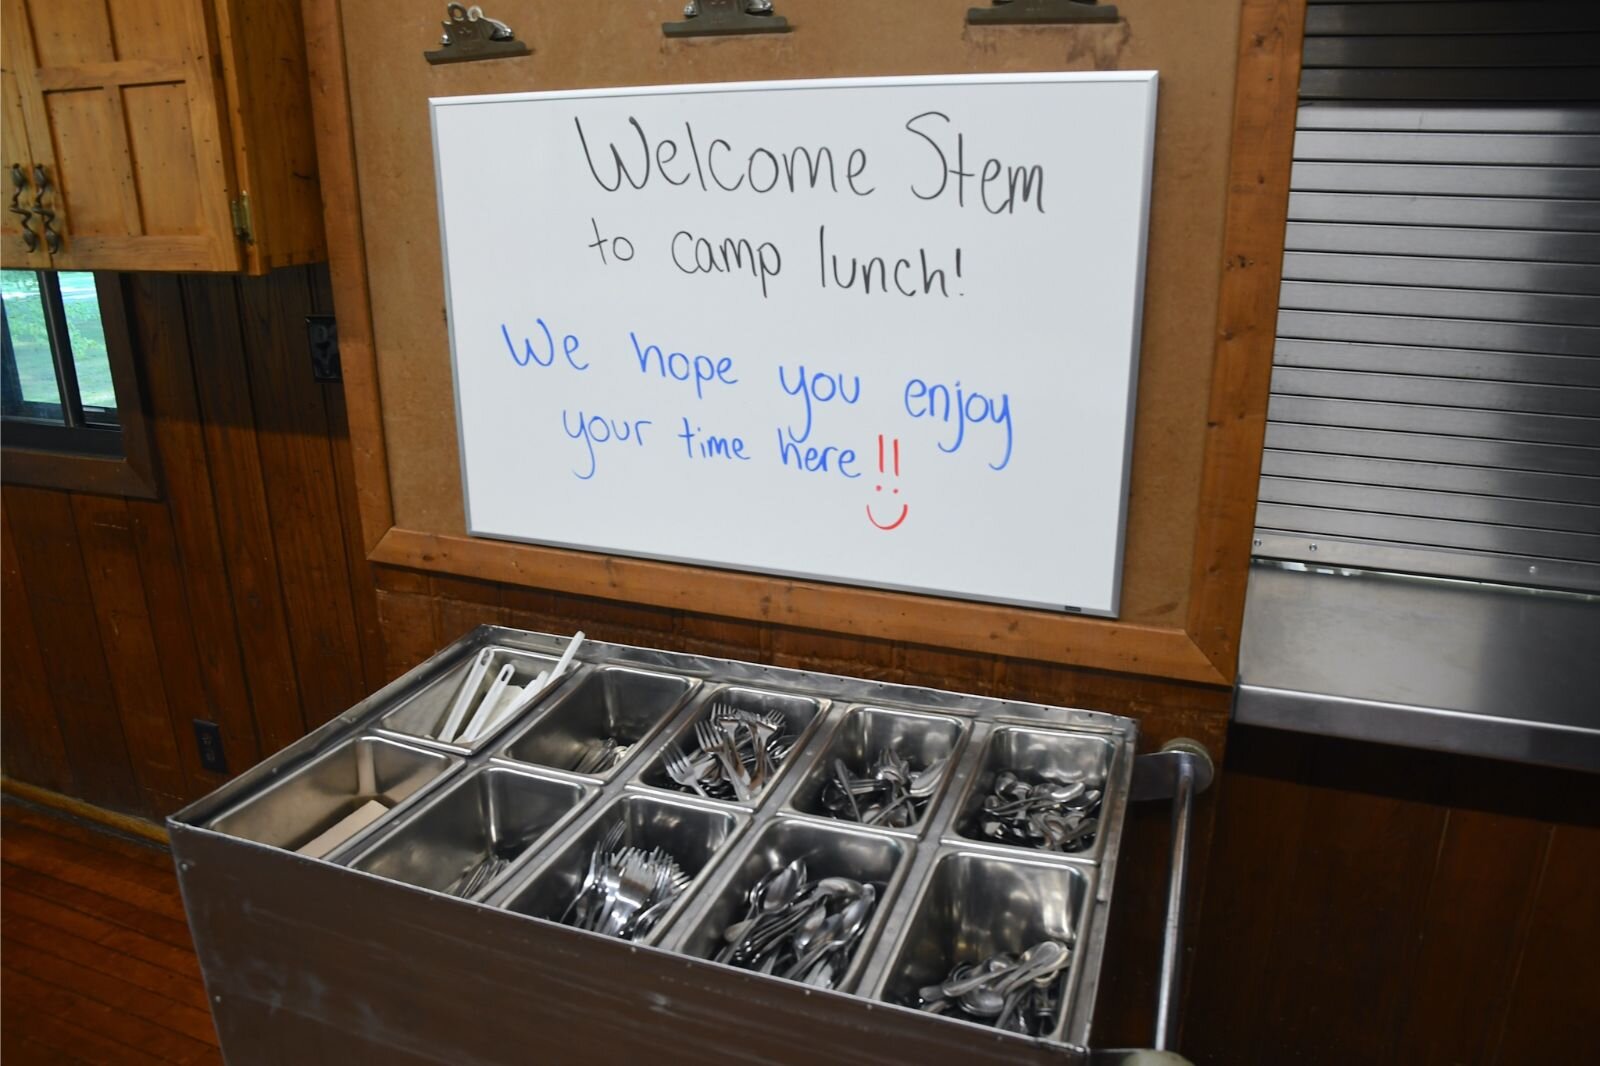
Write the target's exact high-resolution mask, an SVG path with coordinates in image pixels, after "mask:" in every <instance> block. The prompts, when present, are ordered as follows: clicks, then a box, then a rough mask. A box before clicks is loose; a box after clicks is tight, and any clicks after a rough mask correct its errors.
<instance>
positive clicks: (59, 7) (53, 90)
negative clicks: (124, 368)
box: [3, 0, 240, 270]
mask: <svg viewBox="0 0 1600 1066" xmlns="http://www.w3.org/2000/svg"><path fill="white" fill-rule="evenodd" d="M3 2H4V12H5V20H6V36H7V37H8V38H16V40H15V41H13V42H11V44H10V46H9V48H8V51H10V52H11V53H12V55H13V58H14V59H15V60H16V63H17V68H16V70H15V71H14V73H15V75H16V81H17V87H18V89H19V91H20V100H21V106H22V110H23V114H24V118H25V119H26V125H27V129H28V133H29V144H30V147H31V148H32V151H33V160H32V161H33V162H34V163H36V164H38V165H40V166H43V167H44V168H45V171H46V176H47V178H48V180H49V182H50V183H51V186H52V187H51V188H50V189H49V191H47V192H46V193H45V201H46V203H47V204H49V205H50V206H52V207H53V208H54V210H55V211H56V213H57V217H56V222H57V226H58V228H59V229H60V231H61V234H62V243H61V248H60V250H59V251H58V252H56V254H55V255H54V256H53V263H54V265H55V266H57V267H60V268H63V269H73V270H93V269H117V270H235V269H237V268H238V267H239V264H240V248H239V241H238V239H237V238H236V237H235V236H234V232H233V223H232V216H231V214H230V211H229V205H228V201H229V199H230V195H231V190H232V188H233V181H232V175H231V173H230V155H229V147H228V141H227V131H226V127H225V125H224V117H223V114H222V111H221V109H220V108H219V106H218V100H219V98H220V93H219V90H220V86H219V84H218V79H217V77H216V75H215V73H214V68H215V63H214V56H215V49H214V48H213V46H212V42H211V33H210V30H209V28H208V23H207V14H206V10H205V6H204V0H3ZM8 180H9V179H8Z"/></svg>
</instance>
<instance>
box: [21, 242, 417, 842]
mask: <svg viewBox="0 0 1600 1066" xmlns="http://www.w3.org/2000/svg"><path fill="white" fill-rule="evenodd" d="M326 288H327V278H326V272H325V271H324V270H322V269H321V268H315V267H313V268H294V269H289V270H284V271H279V272H277V273H275V274H272V275H269V276H267V277H264V278H235V277H174V276H166V275H152V274H139V275H129V276H127V278H126V291H127V299H128V304H129V311H130V316H131V319H132V334H133V338H132V339H133V346H134V349H135V359H136V364H137V367H138V370H139V372H140V374H141V376H142V378H143V382H144V385H145V392H146V394H147V403H148V407H149V412H148V413H149V416H150V422H151V428H152V434H153V437H154V444H155V451H156V458H157V461H158V464H159V466H160V469H161V473H162V489H163V496H162V498H161V499H159V500H154V501H151V500H126V499H123V498H121V497H117V496H109V495H92V494H87V493H77V492H62V491H55V490H48V489H39V488H32V487H21V486H15V485H8V486H6V488H5V491H4V507H5V513H4V518H5V550H6V557H5V561H6V565H5V569H4V578H5V589H4V596H5V604H4V609H5V640H4V648H5V674H4V678H3V685H4V707H5V734H6V744H5V768H6V772H7V773H8V774H9V775H12V776H15V777H17V778H18V779H20V780H23V781H27V782H31V783H34V784H39V785H44V786H47V787H51V788H57V789H61V790H63V791H67V792H71V793H73V794H75V795H78V796H82V797H84V798H86V799H88V800H90V801H92V802H94V803H97V804H100V805H102V806H105V807H108V808H111V809H114V810H121V811H128V812H131V813H136V814H142V815H146V816H150V817H159V816H162V815H165V814H167V813H169V812H170V811H173V810H175V809H176V808H177V807H179V806H181V805H182V804H183V803H185V802H187V801H189V800H191V799H195V798H198V797H199V796H201V795H204V794H205V793H207V792H209V791H211V790H212V789H213V788H215V787H216V785H217V784H219V783H220V782H221V780H222V778H221V777H220V776H218V775H216V774H213V773H210V772H208V771H206V770H204V769H202V768H201V766H200V764H199V756H198V752H197V750H196V746H195V739H194V733H193V729H192V726H191V723H192V721H193V720H194V719H197V718H199V719H207V720H212V721H215V722H217V723H218V725H219V726H220V728H221V731H222V739H223V749H224V751H225V753H226V755H227V758H228V762H229V769H230V770H232V771H234V772H238V771H240V770H243V769H246V768H248V767H249V766H251V765H253V764H254V763H255V762H256V761H258V760H259V759H260V758H261V757H262V756H263V755H266V754H269V753H271V752H273V751H276V750H278V749H279V748H281V747H283V746H284V745H286V744H289V743H291V742H293V741H294V740H297V739H298V738H299V737H301V736H303V735H304V734H305V732H306V730H307V729H308V728H311V727H313V726H315V725H317V724H319V723H321V722H323V721H325V720H327V719H328V718H329V717H331V716H332V715H334V714H336V713H338V712H339V711H341V710H343V709H344V708H346V707H348V706H350V705H351V704H353V703H355V702H356V701H357V700H359V699H360V698H361V696H362V695H364V694H365V693H366V692H368V691H370V690H371V688H372V687H374V686H375V685H376V683H377V682H378V680H379V679H380V678H381V676H382V674H383V670H382V662H381V659H382V655H383V652H382V648H381V646H380V637H379V634H378V621H377V619H378V613H377V612H378V608H377V604H376V602H375V600H374V599H373V589H372V585H371V579H370V574H369V571H368V570H367V568H366V561H365V559H363V558H360V556H359V555H354V556H352V553H351V552H350V551H349V550H348V545H349V544H350V543H352V542H353V541H354V539H355V538H356V537H358V536H359V534H358V531H357V530H356V529H355V527H354V525H353V523H352V524H350V525H347V524H346V518H347V516H348V515H349V508H348V507H347V506H346V504H345V503H344V501H342V500H341V499H340V495H339V493H340V486H341V485H348V484H349V483H350V473H349V468H348V464H349V446H348V442H347V441H344V440H342V439H340V437H341V435H342V434H343V432H344V425H345V423H344V419H343V417H342V412H340V411H339V410H338V409H339V408H340V406H341V403H342V398H341V396H340V395H339V389H338V386H336V385H322V384H318V383H316V382H314V381H313V380H312V378H311V362H310V358H309V356H308V354H307V351H306V340H305V325H304V317H305V315H306V314H308V313H309V312H310V311H311V310H312V309H313V308H314V307H315V306H317V301H318V300H319V299H320V300H322V301H324V305H325V301H326ZM319 294H320V295H319ZM341 464H343V469H342V470H341V469H340V465H341ZM352 558H355V559H357V560H359V564H358V565H357V564H353V563H352ZM358 572H359V574H360V575H361V576H360V578H359V580H358V579H357V578H356V577H355V575H356V574H357V573H358ZM358 604H359V607H358ZM359 619H365V622H362V621H359ZM363 627H364V628H363ZM430 650H431V649H430ZM369 664H370V667H369Z"/></svg>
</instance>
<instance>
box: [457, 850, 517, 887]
mask: <svg viewBox="0 0 1600 1066" xmlns="http://www.w3.org/2000/svg"><path fill="white" fill-rule="evenodd" d="M510 865H511V860H510V859H508V858H506V857H505V856H503V855H497V854H495V853H494V852H492V851H491V852H489V853H488V854H487V855H485V856H483V857H482V858H481V859H479V860H478V861H477V862H475V863H473V864H472V865H471V866H469V867H467V868H466V869H465V870H463V871H461V876H460V877H458V878H456V879H455V880H454V881H452V882H450V884H448V885H446V886H445V889H444V891H445V892H446V893H447V894H449V895H452V896H460V897H461V898H462V899H471V898H472V897H473V895H474V894H475V893H476V892H477V891H478V890H479V889H480V888H482V887H483V886H484V885H487V884H488V883H489V882H490V881H493V880H494V879H495V878H496V877H499V876H500V871H502V870H504V869H505V868H506V867H507V866H510Z"/></svg>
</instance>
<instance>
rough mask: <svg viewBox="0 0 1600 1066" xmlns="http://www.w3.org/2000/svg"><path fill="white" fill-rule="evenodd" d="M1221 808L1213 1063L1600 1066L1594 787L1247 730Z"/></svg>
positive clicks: (1205, 1033) (1197, 1019) (1200, 971)
mask: <svg viewBox="0 0 1600 1066" xmlns="http://www.w3.org/2000/svg"><path fill="white" fill-rule="evenodd" d="M1218 793H1219V794H1218V796H1217V797H1216V802H1217V804H1218V812H1217V819H1216V830H1215V832H1216V837H1215V842H1214V845H1213V847H1212V851H1211V857H1210V866H1209V870H1210V873H1209V875H1208V876H1207V878H1206V882H1205V886H1204V888H1205V899H1204V901H1203V904H1202V910H1201V919H1200V922H1199V926H1198V928H1197V930H1196V932H1195V934H1194V950H1195V966H1194V970H1193V975H1194V977H1193V982H1192V987H1191V992H1190V997H1189V1001H1188V1006H1187V1014H1186V1026H1185V1034H1184V1040H1183V1043H1182V1047H1183V1049H1184V1051H1185V1053H1186V1054H1187V1055H1189V1056H1190V1057H1191V1058H1192V1059H1194V1061H1195V1062H1196V1063H1200V1064H1210V1063H1216V1064H1224V1063H1225V1064H1229V1066H1234V1064H1254V1063H1261V1064H1273V1063H1282V1062H1296V1063H1303V1064H1319V1063H1326V1064H1329V1066H1343V1064H1348V1063H1355V1062H1359V1063H1363V1064H1364V1066H1386V1064H1392V1066H1413V1064H1439V1066H1454V1064H1465V1063H1472V1064H1485V1066H1487V1064H1508V1066H1509V1064H1515V1063H1525V1062H1562V1061H1570V1062H1575V1061H1589V1060H1590V1059H1592V1058H1593V1057H1594V1052H1595V1051H1596V1050H1597V1048H1600V1044H1597V1042H1596V1040H1595V1037H1594V1035H1593V1032H1592V1025H1591V1023H1590V1022H1589V1020H1588V1018H1589V1015H1590V1014H1592V1013H1593V1011H1592V1006H1593V1003H1592V1001H1593V994H1594V990H1595V988H1597V987H1600V962H1597V960H1600V907H1597V906H1596V903H1595V901H1596V900H1597V899H1600V789H1597V788H1595V784H1594V778H1593V777H1592V776H1590V775H1585V774H1581V773H1577V772H1572V771H1558V770H1547V769H1544V768H1541V767H1534V766H1521V765H1517V764H1514V763H1501V762H1495V761H1493V760H1489V759H1468V758H1462V757H1458V756H1452V755H1445V754H1440V753H1434V752H1422V751H1410V750H1405V749H1400V748H1387V747H1380V746H1377V745H1370V744H1361V743H1357V742H1354V741H1344V740H1333V739H1327V738H1320V737H1311V736H1302V735H1297V734H1286V733H1275V732H1273V731H1270V730H1258V729H1250V728H1248V727H1236V728H1234V729H1233V730H1232V731H1231V735H1230V738H1229V747H1228V758H1227V763H1226V766H1225V768H1224V772H1223V774H1222V775H1221V776H1220V778H1219V781H1218ZM1586 1053H1587V1057H1586Z"/></svg>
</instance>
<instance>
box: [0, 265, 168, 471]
mask: <svg viewBox="0 0 1600 1066" xmlns="http://www.w3.org/2000/svg"><path fill="white" fill-rule="evenodd" d="M0 307H3V313H4V332H3V337H0V340H3V343H4V353H3V356H4V361H3V366H0V415H3V417H4V424H3V429H0V433H3V443H4V446H5V460H4V463H5V479H6V480H7V481H15V482H21V483H23V484H31V485H43V486H47V487H52V488H65V489H76V490H82V491H90V492H111V493H117V494H121V495H132V496H150V495H153V494H154V491H153V490H154V486H153V483H152V479H151V476H150V464H149V449H148V444H147V442H146V441H145V440H144V437H143V430H144V423H143V419H142V417H140V412H139V392H138V384H137V377H136V375H135V374H134V373H133V364H132V353H131V351H130V350H129V343H128V329H127V321H126V317H125V311H124V304H123V299H122V285H121V279H120V278H119V277H118V276H117V275H115V274H92V273H88V272H85V271H66V270H63V271H54V270H0Z"/></svg>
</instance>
